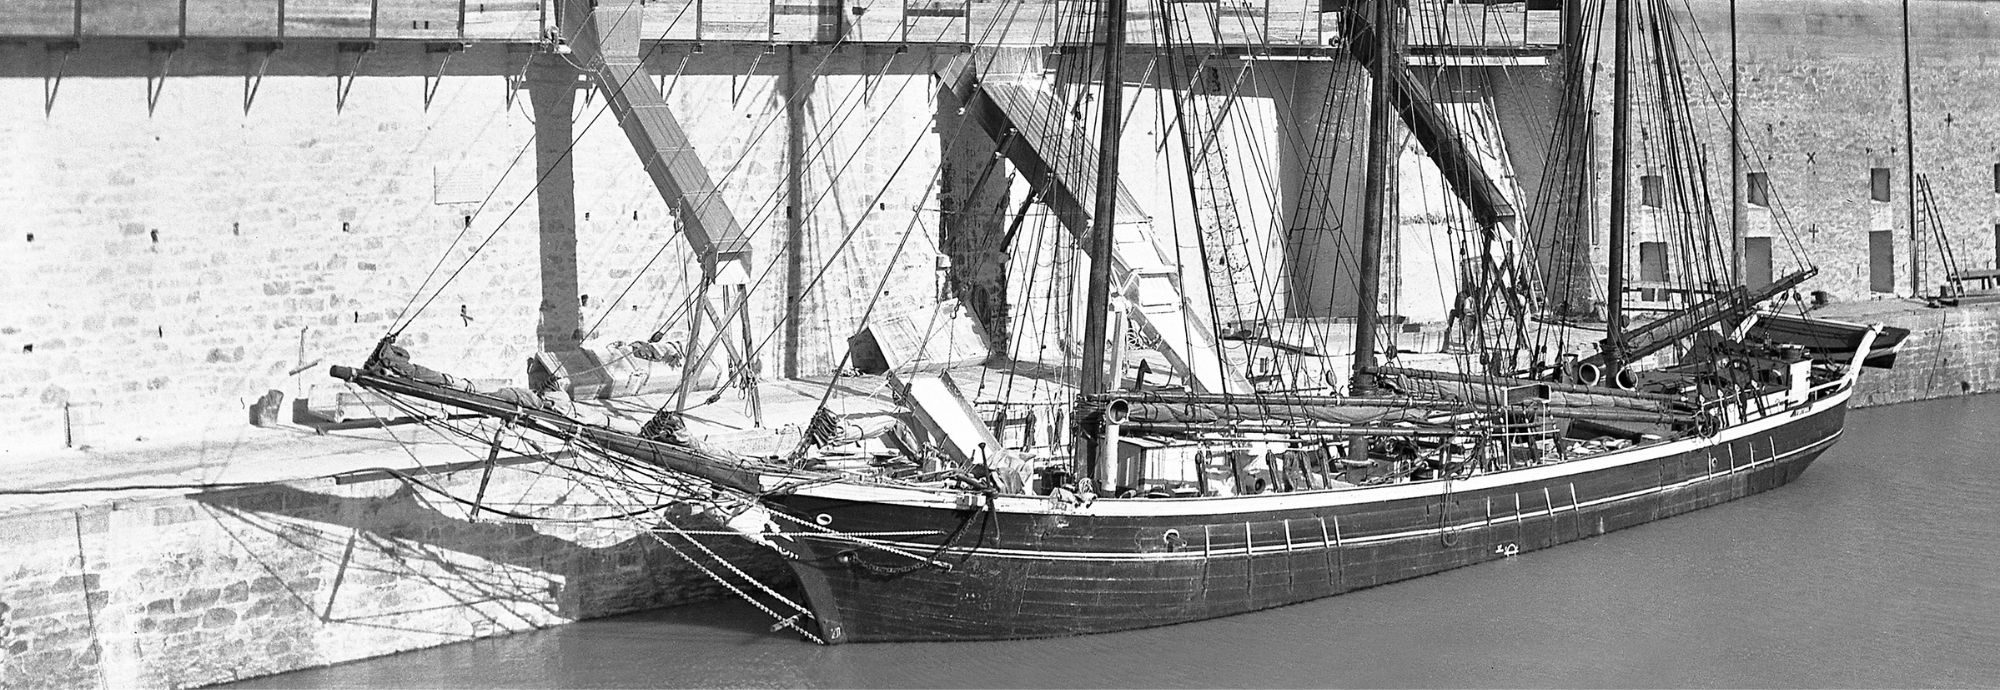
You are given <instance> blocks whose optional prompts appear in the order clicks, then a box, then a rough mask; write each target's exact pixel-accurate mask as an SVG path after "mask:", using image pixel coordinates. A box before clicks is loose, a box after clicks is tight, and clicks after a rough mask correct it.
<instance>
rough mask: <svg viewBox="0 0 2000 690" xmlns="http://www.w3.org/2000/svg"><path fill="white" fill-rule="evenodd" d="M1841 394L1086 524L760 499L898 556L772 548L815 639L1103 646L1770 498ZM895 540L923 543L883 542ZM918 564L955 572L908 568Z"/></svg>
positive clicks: (804, 546)
mask: <svg viewBox="0 0 2000 690" xmlns="http://www.w3.org/2000/svg"><path fill="white" fill-rule="evenodd" d="M1844 397H1845V396H1842V399H1841V400H1839V401H1826V402H1823V403H1821V404H1818V405H1814V406H1812V407H1810V408H1806V409H1800V410H1795V411H1794V414H1795V415H1796V416H1790V415H1787V416H1786V417H1785V418H1784V419H1783V420H1782V421H1776V420H1774V421H1772V422H1771V423H1766V424H1757V423H1753V424H1750V425H1747V426H1746V427H1744V428H1740V429H1738V430H1735V431H1725V432H1724V433H1723V434H1722V435H1720V436H1718V437H1717V440H1716V441H1715V442H1713V443H1702V442H1699V441H1696V442H1685V443H1679V444H1668V445H1667V447H1665V448H1653V449H1650V450H1647V449H1638V448H1635V449H1627V450H1624V451H1619V452H1616V453H1607V454H1604V455H1602V456H1596V458H1595V459H1594V460H1577V461H1572V462H1570V463H1563V464H1558V465H1548V466H1544V467H1540V468H1534V469H1532V470H1518V471H1515V472H1506V473H1496V474H1491V475H1485V476H1484V477H1474V478H1471V479H1465V480H1458V481H1455V482H1423V483H1418V484H1400V485H1393V486H1389V487H1371V488H1365V489H1350V490H1346V491H1323V492H1308V493H1300V494H1281V495H1276V496H1273V495H1264V496H1255V497H1238V498H1229V499H1183V500H1157V499H1156V500H1152V501H1148V500H1146V499H1133V500H1126V501H1100V502H1099V503H1098V505H1097V506H1094V507H1093V508H1092V509H1090V510H1087V511H1078V510H1070V511H1064V510H1057V509H1054V508H1041V509H1035V508H1034V505H1037V504H1039V503H1046V502H1045V501H1039V499H1025V498H1013V499H1006V498H1003V499H1001V500H1000V501H999V502H998V506H999V507H998V509H995V510H986V509H953V508H952V507H950V506H949V505H946V504H937V505H933V506H921V505H907V504H901V503H897V502H886V501H880V500H869V499H868V497H865V496H861V497H854V496H850V497H841V496H838V495H837V494H839V492H838V491H833V492H823V493H817V494H816V495H790V496H781V497H773V499H772V500H773V501H775V502H776V503H777V504H778V505H779V506H781V508H782V509H783V510H786V511H787V512H790V513H792V514H793V515H795V516H797V517H800V518H803V519H804V520H805V521H807V522H816V523H817V524H824V525H826V526H827V528H828V529H831V530H838V531H839V532H841V533H844V534H862V533H875V534H877V535H879V536H878V538H879V539H882V540H884V541H885V542H889V543H891V544H892V545H893V546H894V547H896V548H898V549H901V550H902V553H892V552H889V551H886V550H883V549H880V548H873V547H869V546H863V545H858V543H857V542H855V541H852V540H842V539H835V538H828V537H827V536H825V535H820V536H812V535H809V534H806V533H799V532H797V531H795V530H787V531H788V532H792V534H791V537H792V538H791V539H789V540H787V541H788V542H789V543H783V546H784V548H785V549H786V550H787V551H790V552H792V553H793V554H794V555H796V556H797V558H796V560H794V561H793V568H794V569H795V570H796V571H797V573H798V575H799V579H800V580H801V582H802V583H803V585H804V587H805V590H806V594H807V596H808V598H809V599H810V600H811V607H812V608H813V610H814V616H815V618H816V622H817V623H818V625H819V631H820V633H821V636H822V637H823V639H824V640H825V641H827V642H829V643H839V642H863V641H892V640H982V639H1007V638H1029V637H1047V636H1058V635H1073V634H1083V633H1096V632H1108V631H1114V630H1126V629H1132V628H1143V627H1150V626H1159V625H1168V624H1173V623H1181V622H1187V621H1193V620H1200V619H1205V618H1215V617H1219V616H1227V615H1231V614H1237V613H1243V612H1247V611H1255V610H1258V609H1265V608H1271V607H1274V606H1283V605H1287V604H1293V603H1298V602H1302V601H1308V600H1312V599H1318V598H1321V597H1327V596H1332V595H1336V594H1340V593H1343V592H1347V591H1351V590H1356V589H1361V588H1364V587H1372V586H1375V585H1381V584H1387V583H1390V582H1395V581H1398V580H1404V579H1408V578H1413V577H1418V576H1422V575H1428V574H1431V573H1436V572H1440V571H1444V570H1449V569H1452V568H1457V567H1461V566H1466V565H1472V564H1474V563H1479V562H1482V561H1490V560H1495V559H1500V558H1505V557H1507V556H1511V555H1513V554H1516V553H1520V552H1523V551H1532V550H1535V549H1540V548H1546V547H1550V546H1554V545H1557V544H1561V543H1564V542H1570V541H1576V540H1579V539H1585V538H1589V537H1592V536H1596V535H1599V534H1603V533H1605V532H1609V531H1612V530H1617V529H1622V528H1626V527H1631V526H1634V525H1640V524H1644V523H1647V522H1651V521H1654V520H1659V519H1662V518H1666V517H1671V516H1674V515H1678V514H1681V513H1685V512H1688V511H1691V510H1695V509H1698V508H1703V507H1707V506H1711V505H1715V504H1717V503H1722V502H1725V501H1729V500H1733V499H1736V498H1741V497H1743V496H1747V495H1750V494H1753V493H1757V492H1760V491H1765V490H1768V489H1772V488H1775V487H1778V486H1781V485H1784V484H1785V483H1786V482H1789V481H1791V480H1792V479H1793V478H1794V477H1797V476H1798V475H1799V473H1800V472H1803V471H1804V470H1805V468H1806V466H1807V465H1809V464H1811V463H1812V461H1813V460H1814V459H1816V458H1817V457H1818V456H1819V454H1820V453H1821V452H1823V451H1824V450H1825V449H1826V448H1828V447H1830V446H1831V445H1832V443H1833V442H1834V441H1835V440H1836V439H1837V438H1838V437H1839V435H1840V429H1841V424H1842V421H1843V419H1844V417H1845V414H1846V403H1845V399H1844ZM1614 458H1622V459H1615V460H1614ZM1454 484H1455V485H1456V486H1452V485H1454ZM1419 494H1422V495H1419ZM1118 504H1123V505H1118ZM1148 504H1150V505H1148ZM1211 508H1212V509H1211ZM1108 513H1122V514H1108ZM911 531H929V532H932V533H933V534H932V535H930V536H921V537H912V536H894V534H895V533H898V532H901V533H908V532H911ZM954 534H955V535H956V538H955V539H953V540H951V541H950V546H949V547H948V548H945V549H943V550H941V551H940V550H939V545H940V543H941V542H945V541H946V540H947V539H946V537H947V536H950V535H954ZM1170 534H1171V535H1177V536H1170ZM939 535H945V536H939ZM932 554H937V560H939V561H943V562H947V563H949V564H951V566H952V567H951V568H949V569H944V568H938V567H931V566H919V565H918V563H919V561H917V560H916V558H914V557H916V556H930V555H932Z"/></svg>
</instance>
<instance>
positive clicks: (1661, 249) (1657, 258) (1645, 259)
mask: <svg viewBox="0 0 2000 690" xmlns="http://www.w3.org/2000/svg"><path fill="white" fill-rule="evenodd" d="M1639 279H1640V280H1644V281H1647V282H1654V283H1664V282H1666V281H1667V243H1665V242H1640V243H1639Z"/></svg>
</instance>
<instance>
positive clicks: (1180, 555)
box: [787, 431, 1843, 562]
mask: <svg viewBox="0 0 2000 690" xmlns="http://www.w3.org/2000/svg"><path fill="white" fill-rule="evenodd" d="M1842 433H1843V432H1842V431H1835V432H1834V433H1833V434H1832V435H1830V436H1827V437H1826V438H1823V439H1820V440H1818V441H1814V442H1813V443H1810V444H1807V445H1806V446H1804V447H1801V448H1799V449H1797V450H1793V451H1790V452H1787V453H1782V454H1778V455H1773V456H1770V457H1766V458H1764V459H1763V460H1756V461H1753V462H1750V463H1746V464H1742V465H1737V466H1735V467H1732V468H1728V469H1724V470H1721V471H1712V472H1709V473H1707V474H1704V475H1701V476H1699V477H1694V478H1690V479H1685V480H1682V481H1678V482H1674V483H1672V484H1664V485H1660V486H1655V487H1651V488H1647V489H1640V490H1638V491H1631V492H1627V493H1623V494H1618V495H1616V496H1606V497H1603V498H1594V499H1591V500H1588V501H1584V502H1581V503H1572V504H1571V505H1569V506H1567V507H1565V506H1561V505H1551V506H1549V507H1548V508H1547V509H1544V510H1537V511H1530V512H1523V513H1519V514H1518V515H1517V514H1515V513H1508V514H1505V515H1501V516H1494V517H1487V518H1481V519H1478V520H1472V521H1469V522H1464V523H1460V524H1456V525H1445V526H1442V527H1432V528H1428V529H1417V530H1409V531H1404V532H1392V533H1389V534H1378V535H1374V536H1367V537H1346V538H1344V539H1341V540H1340V546H1343V547H1345V546H1354V545H1369V544H1382V543H1388V542H1394V541H1402V540H1406V539H1420V538H1425V537H1432V536H1437V535H1441V534H1446V533H1450V532H1463V531H1468V530H1475V529H1480V528H1483V527H1490V526H1493V525H1495V524H1500V523H1505V522H1513V521H1515V520H1517V519H1527V518H1538V517H1545V516H1547V517H1553V516H1555V515H1556V514H1558V513H1565V512H1570V513H1574V512H1579V511H1582V510H1583V509H1586V508H1594V507H1597V506H1601V505H1606V504H1611V503H1617V502H1620V501H1629V500H1633V499H1638V498H1643V497H1646V496H1651V495H1655V494H1663V493H1667V492H1671V491H1676V490H1679V489H1684V488H1687V487H1690V486H1694V485H1696V484H1700V483H1703V482H1707V481H1711V480H1714V479H1715V478H1717V477H1722V476H1727V475H1732V474H1743V473H1747V472H1751V471H1754V470H1756V469H1757V468H1760V467H1764V466H1768V465H1773V464H1776V463H1779V462H1782V461H1783V460H1785V459H1787V458H1791V457H1793V456H1797V455H1799V454H1802V453H1808V452H1814V451H1815V450H1818V449H1823V448H1824V447H1825V446H1827V445H1830V444H1832V443H1833V442H1834V441H1836V440H1839V439H1840V436H1841V434H1842ZM975 519H978V518H975ZM1300 519H1308V518H1288V519H1287V523H1289V521H1290V520H1300ZM787 536H814V535H808V534H798V535H787ZM880 543H881V544H883V545H886V546H892V547H896V548H901V549H904V550H907V551H911V552H916V553H930V552H932V551H934V550H936V549H937V545H936V544H924V543H921V542H903V541H880ZM1333 546H1334V543H1333V541H1332V540H1331V539H1327V540H1313V541H1307V542H1302V543H1301V542H1290V541H1287V542H1285V543H1281V544H1265V545H1260V546H1254V547H1251V548H1247V549H1246V548H1241V547H1237V548H1227V549H1204V550H1202V551H1180V552H1158V553H1134V552H1126V551H1040V550H1034V549H1000V548H993V547H984V546H981V547H970V548H967V547H953V548H950V549H946V550H945V553H946V554H950V555H968V554H976V555H979V556H984V557H988V558H1012V559H1026V560H1057V561H1133V562H1148V561H1200V560H1207V559H1210V558H1212V557H1214V556H1234V555H1258V554H1270V553H1286V552H1297V551H1310V550H1316V549H1328V548H1333Z"/></svg>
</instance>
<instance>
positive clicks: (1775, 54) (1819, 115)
mask: <svg viewBox="0 0 2000 690" xmlns="http://www.w3.org/2000/svg"><path fill="white" fill-rule="evenodd" d="M1692 7H1693V12H1692V13H1691V14H1688V13H1686V12H1683V11H1682V10H1679V9H1678V8H1677V9H1676V12H1677V14H1680V15H1682V18H1681V21H1682V22H1683V26H1682V27H1681V30H1682V31H1683V32H1684V35H1685V36H1689V37H1695V38H1694V39H1693V40H1690V41H1688V42H1687V43H1686V44H1684V45H1683V46H1682V47H1681V50H1682V51H1683V53H1682V56H1681V57H1682V64H1683V73H1684V76H1685V81H1684V85H1685V87H1686V88H1687V91H1688V94H1689V95H1688V98H1687V102H1688V103H1689V104H1691V108H1692V111H1693V117H1694V120H1695V121H1696V123H1697V128H1698V129H1699V136H1700V137H1701V139H1702V143H1703V144H1704V145H1705V147H1706V158H1707V161H1708V163H1709V171H1708V177H1707V179H1708V180H1709V182H1710V184H1709V194H1710V195H1712V197H1711V198H1713V199H1714V200H1715V203H1716V204H1718V205H1719V206H1718V208H1719V209H1724V210H1722V211H1721V212H1720V214H1719V215H1718V221H1719V222H1720V223H1721V224H1722V225H1721V227H1723V228H1724V229H1725V231H1726V228H1727V220H1728V213H1727V211H1726V209H1727V208H1728V204H1729V199H1730V190H1729V187H1728V181H1729V179H1730V178H1729V157H1728V153H1727V151H1728V142H1729V135H1728V126H1727V119H1726V108H1727V101H1726V98H1727V94H1728V93H1729V88H1730V83H1729V62H1728V60H1729V49H1730V44H1729V40H1730V34H1729V15H1728V7H1729V5H1728V4H1727V3H1723V2H1719V1H1707V2H1700V3H1695V4H1693V6H1692ZM1901 13H1902V5H1901V4H1900V3H1897V2H1891V1H1889V0H1838V1H1835V2H1820V1H1807V0H1778V1H1774V2H1761V3H1743V4H1741V5H1740V6H1739V7H1738V9H1737V17H1736V21H1737V27H1738V28H1737V31H1738V36H1739V38H1740V50H1739V54H1740V80H1741V88H1742V92H1741V98H1740V102H1741V112H1742V121H1743V126H1744V139H1743V140H1744V157H1745V160H1744V168H1743V170H1744V172H1745V173H1765V174H1767V175H1768V176H1769V180H1770V187H1771V189H1772V190H1773V191H1772V195H1773V196H1772V198H1771V202H1770V203H1769V204H1767V205H1765V206H1761V207H1756V206H1753V207H1752V208H1750V209H1749V217H1748V218H1747V219H1746V226H1745V227H1746V234H1747V235H1749V236H1752V237H1757V236H1765V237H1773V236H1775V239H1774V240H1773V248H1772V252H1771V254H1772V259H1773V264H1774V265H1773V267H1772V270H1773V274H1774V275H1783V274H1785V273H1786V272H1788V271H1791V270H1796V269H1797V268H1799V267H1801V266H1805V265H1814V266H1817V267H1818V268H1819V269H1820V273H1819V275H1818V276H1817V277H1816V278H1814V279H1813V280H1812V281H1811V282H1809V283H1808V284H1807V285H1806V287H1805V288H1804V289H1806V290H1812V289H1825V290H1829V291H1831V292H1833V293H1834V294H1837V295H1840V296H1842V297H1843V298H1846V299H1865V298H1867V297H1868V296H1869V295H1870V294H1871V292H1872V290H1871V286H1870V276H1869V263H1870V255H1869V241H1870V233H1871V232H1878V231H1883V232H1888V233H1889V234H1890V236H1891V237H1892V238H1893V242H1894V248H1893V252H1892V255H1893V258H1892V260H1893V265H1894V276H1895V279H1894V281H1893V282H1894V287H1893V290H1889V291H1883V292H1882V294H1885V295H1901V296H1909V295H1911V294H1912V288H1911V270H1912V265H1913V264H1912V260H1911V246H1910V243H1911V241H1912V238H1911V234H1910V231H1909V227H1910V224H1909V204H1910V198H1911V195H1910V193H1909V187H1908V182H1909V178H1908V175H1907V172H1906V167H1907V165H1908V163H1909V162H1910V160H1911V154H1910V152H1909V150H1908V148H1909V147H1908V146H1906V145H1905V132H1904V115H1905V108H1904V99H1903V60H1904V54H1903V28H1904V27H1903V21H1902V16H1901ZM1605 23H1606V25H1607V26H1608V24H1609V21H1608V19H1607V20H1606V22H1605ZM1909 24H1910V26H1909V33H1910V39H1911V44H1910V45H1911V48H1910V54H1911V62H1912V65H1913V66H1912V69H1911V74H1912V91H1913V96H1914V98H1913V105H1912V107H1911V109H1910V112H1911V122H1912V126H1913V129H1914V135H1915V137H1914V138H1915V141H1916V142H1917V144H1916V151H1915V156H1914V160H1915V169H1916V172H1917V174H1919V175H1924V176H1927V177H1928V178H1929V180H1930V183H1931V186H1932V189H1933V191H1934V193H1935V196H1936V199H1937V211H1938V215H1939V218H1940V221H1941V223H1942V226H1943V228H1944V230H1945V231H1946V233H1947V234H1948V236H1949V242H1950V244H1951V246H1952V248H1953V250H1954V251H1955V252H1956V253H1957V255H1958V257H1959V262H1960V267H1961V268H1963V269H1980V268H1993V267H1995V266H1996V264H1995V261H1996V254H1995V245H1994V242H1995V239H1996V232H1995V228H1996V224H2000V179H1996V175H1995V172H1996V168H1995V166H1996V165H2000V145H1996V144H1995V143H1994V142H1995V141H1996V138H2000V115H1996V113H2000V95H1996V92H1995V91H1994V89H1992V88H1990V86H1991V85H1993V84H1996V83H2000V42H1996V41H1995V40H1994V38H1993V37H1994V36H1996V35H2000V10H1996V9H1994V8H1992V7H1991V6H1990V5H1989V4H1987V3H1979V2H1964V1H1961V0H1932V1H1928V2H1921V1H1920V2H1913V3H1910V22H1909ZM1635 35H1636V36H1639V37H1640V38H1641V40H1642V41H1644V40H1650V39H1649V38H1648V36H1649V33H1648V31H1647V30H1644V29H1642V30H1637V31H1635ZM1608 36H1609V31H1608V29H1607V30H1606V32H1605V34H1604V38H1603V39H1602V45H1603V46H1605V49H1604V51H1603V54H1601V55H1598V56H1596V58H1595V59H1596V67H1597V68H1598V70H1599V72H1600V76H1599V79H1598V84H1597V87H1596V91H1595V94H1594V95H1595V100H1594V107H1595V109H1596V113H1597V120H1596V122H1595V125H1594V128H1595V132H1596V137H1597V140H1596V146H1597V153H1596V158H1595V161H1594V162H1595V163H1596V166H1597V181H1596V185H1597V186H1596V188H1597V189H1601V190H1608V189H1609V188H1610V187H1609V179H1610V177H1609V168H1608V164H1609V160H1610V153H1609V151H1610V150H1609V136H1610V132H1611V121H1610V114H1611V112H1612V108H1611V88H1610V80H1609V75H1610V71H1611V61H1612V58H1611V54H1610V51H1609V46H1610V45H1611V44H1610V41H1609V38H1608ZM1642 50H1649V49H1643V48H1642ZM1642 54H1643V53H1642ZM1640 65H1641V69H1642V70H1644V71H1645V72H1646V75H1645V77H1646V78H1650V76H1651V70H1652V68H1651V66H1650V63H1646V62H1641V63H1640ZM1649 88H1650V87H1643V86H1642V87H1636V91H1635V95H1634V100H1635V112H1636V115H1635V121H1634V122H1635V124H1634V126H1633V134H1632V136H1633V139H1634V141H1635V142H1646V141H1657V140H1658V138H1659V136H1660V134H1659V132H1660V130H1659V126H1658V115H1657V109H1656V108H1655V107H1654V104H1655V103H1656V102H1657V101H1658V98H1657V96H1656V95H1655V94H1654V93H1653V92H1652V91H1649V90H1648V89H1649ZM1649 146H1650V145H1649ZM1650 150H1652V149H1648V151H1650ZM1648 151H1639V152H1636V153H1635V155H1634V158H1633V161H1634V166H1635V172H1634V173H1633V178H1632V186H1631V190H1632V192H1631V198H1632V199H1633V203H1634V204H1635V205H1636V204H1637V203H1638V199H1639V197H1640V192H1639V187H1640V184H1641V183H1640V180H1639V177H1640V176H1641V175H1644V174H1648V173H1658V172H1659V171H1660V170H1661V169H1662V168H1663V167H1665V165H1666V164H1665V162H1664V161H1663V160H1661V159H1659V157H1658V154H1654V153H1649V152H1648ZM1877 168H1880V169H1883V170H1884V171H1885V172H1886V174H1887V175H1888V177H1889V185H1888V199H1887V200H1886V201H1883V200H1876V199H1874V198H1873V196H1872V195H1871V189H1870V180H1871V175H1872V174H1874V173H1873V172H1872V171H1873V170H1874V169H1877ZM1608 202H1609V199H1608V193H1606V194H1600V195H1599V196H1598V198H1597V199H1596V204H1597V209H1596V211H1595V213H1596V218H1595V221H1594V224H1593V225H1592V228H1593V229H1592V231H1591V232H1592V234H1591V236H1590V239H1589V244H1590V245H1591V246H1592V248H1593V253H1594V254H1595V257H1596V258H1595V260H1596V264H1597V268H1598V270H1599V272H1600V273H1599V275H1602V271H1603V269H1604V261H1605V259H1604V252H1603V249H1602V246H1601V242H1602V241H1603V239H1604V236H1605V235H1604V231H1603V227H1604V225H1605V224H1606V223H1607V217H1608V212H1609V211H1608V209H1609V206H1608ZM1636 222H1637V223H1638V224H1640V225H1642V226H1643V224H1644V223H1646V222H1647V220H1646V217H1645V215H1644V212H1643V211H1642V212H1641V213H1640V215H1639V220H1638V221H1636ZM1777 225H1788V226H1789V227H1790V236H1787V232H1786V231H1784V230H1780V229H1778V228H1777V227H1776V226H1777ZM1646 232H1647V231H1646V230H1645V229H1644V228H1643V227H1640V228H1639V229H1638V230H1635V233H1636V234H1637V235H1638V237H1635V239H1634V241H1635V242H1637V241H1645V240H1646V239H1647V238H1645V237H1644V235H1645V234H1646ZM1919 241H1921V242H1923V243H1925V245H1926V246H1925V249H1924V256H1923V257H1922V260H1921V262H1920V265H1921V268H1922V276H1923V280H1922V285H1921V286H1920V288H1919V290H1918V291H1917V292H1920V293H1935V292H1936V290H1937V285H1938V284H1939V283H1940V282H1942V280H1943V275H1944V265H1943V262H1942V260H1941V258H1940V257H1941V252H1940V251H1939V250H1938V245H1937V240H1936V238H1935V237H1933V236H1932V235H1931V234H1930V233H1929V232H1928V231H1926V232H1925V233H1924V236H1923V237H1922V238H1920V240H1919ZM1632 257H1633V259H1634V260H1633V261H1629V262H1628V263H1627V265H1628V266H1629V267H1631V268H1630V270H1631V272H1632V275H1634V276H1637V275H1638V268H1637V264H1638V262H1637V260H1636V259H1637V254H1636V252H1635V253H1633V254H1632ZM1695 270H1697V269H1693V268H1691V267H1688V266H1685V265H1683V264H1678V263H1677V264H1676V266H1675V268H1674V269H1673V273H1674V275H1675V278H1677V279H1680V278H1686V277H1687V276H1690V275H1693V274H1694V271H1695ZM1599 280H1600V281H1601V280H1602V279H1601V278H1600V279H1599ZM1599 284H1600V285H1601V284H1602V283H1601V282H1600V283H1599ZM1600 292H1601V290H1600Z"/></svg>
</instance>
